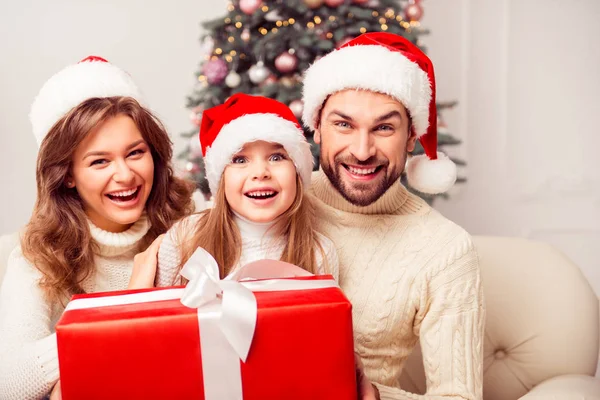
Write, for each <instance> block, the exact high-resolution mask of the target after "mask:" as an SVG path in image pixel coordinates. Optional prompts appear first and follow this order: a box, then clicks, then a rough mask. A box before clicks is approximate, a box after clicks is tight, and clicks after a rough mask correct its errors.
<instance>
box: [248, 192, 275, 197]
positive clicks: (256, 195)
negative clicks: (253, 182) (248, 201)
mask: <svg viewBox="0 0 600 400" xmlns="http://www.w3.org/2000/svg"><path fill="white" fill-rule="evenodd" d="M246 194H247V195H248V196H250V197H266V196H273V195H274V194H275V192H274V191H272V190H271V191H260V192H248V193H246Z"/></svg>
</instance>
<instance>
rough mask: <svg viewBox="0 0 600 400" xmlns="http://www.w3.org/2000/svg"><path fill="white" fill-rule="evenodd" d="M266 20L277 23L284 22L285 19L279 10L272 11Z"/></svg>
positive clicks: (267, 14)
mask: <svg viewBox="0 0 600 400" xmlns="http://www.w3.org/2000/svg"><path fill="white" fill-rule="evenodd" d="M265 19H266V20H267V21H270V22H275V21H281V20H283V17H282V16H281V15H279V13H278V12H277V10H272V11H269V12H268V13H266V14H265Z"/></svg>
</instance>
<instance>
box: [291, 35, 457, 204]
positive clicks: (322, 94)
mask: <svg viewBox="0 0 600 400" xmlns="http://www.w3.org/2000/svg"><path fill="white" fill-rule="evenodd" d="M303 82H304V89H303V100H304V111H303V115H302V119H303V121H304V124H305V125H306V126H307V127H309V128H310V129H312V130H315V128H316V126H317V122H318V121H317V118H318V117H319V114H320V111H321V107H322V106H323V103H324V102H325V100H326V99H327V97H328V96H330V95H332V94H334V93H337V92H339V91H342V90H346V89H363V90H370V91H373V92H378V93H383V94H387V95H389V96H391V97H393V98H395V99H396V100H398V101H399V102H400V103H402V104H403V105H404V106H405V107H406V108H407V110H408V112H409V114H410V116H411V118H412V123H413V129H414V132H415V133H416V135H417V137H418V138H419V141H420V142H421V145H422V146H423V149H424V150H425V154H423V155H419V156H413V157H411V158H410V159H409V161H408V163H407V165H406V174H407V178H408V183H409V184H410V186H411V187H413V188H414V189H416V190H418V191H420V192H422V193H429V194H436V193H443V192H445V191H447V190H448V189H450V188H451V187H452V185H454V182H455V181H456V165H454V163H453V162H452V161H451V160H450V159H449V158H448V157H447V156H446V155H444V154H443V153H440V152H438V151H437V111H436V104H435V76H434V73H433V64H432V63H431V60H430V59H429V58H428V57H427V56H426V55H425V53H423V52H422V51H421V50H420V49H419V48H418V47H417V46H415V45H414V44H412V43H411V42H410V41H408V40H407V39H405V38H403V37H402V36H398V35H395V34H392V33H386V32H372V33H365V34H363V35H360V36H358V37H357V38H355V39H353V40H351V41H349V42H347V43H346V44H344V45H342V46H341V47H339V48H338V49H336V50H334V51H332V52H331V53H329V54H327V55H326V56H324V57H323V58H321V59H319V60H318V61H316V62H315V63H314V64H313V65H311V66H310V68H309V69H308V70H307V71H306V73H305V76H304V81H303Z"/></svg>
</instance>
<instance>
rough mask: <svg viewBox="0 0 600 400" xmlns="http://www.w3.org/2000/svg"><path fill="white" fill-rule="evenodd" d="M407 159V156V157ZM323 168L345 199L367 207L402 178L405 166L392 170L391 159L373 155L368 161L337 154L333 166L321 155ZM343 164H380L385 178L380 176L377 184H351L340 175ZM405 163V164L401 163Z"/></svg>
mask: <svg viewBox="0 0 600 400" xmlns="http://www.w3.org/2000/svg"><path fill="white" fill-rule="evenodd" d="M405 160H406V157H405ZM320 164H321V169H323V172H324V173H325V175H326V176H327V178H329V181H330V182H331V184H332V185H333V187H334V188H335V189H336V190H337V191H338V193H339V194H341V195H342V197H343V198H344V199H346V200H347V201H348V202H350V203H351V204H353V205H355V206H359V207H366V206H368V205H370V204H372V203H374V202H375V201H377V200H378V199H379V198H380V197H381V196H383V195H384V194H385V192H387V190H388V189H389V188H390V187H391V186H392V185H393V184H394V183H396V182H397V181H398V179H400V175H401V174H402V171H403V168H398V170H397V171H390V170H389V169H388V168H389V161H388V160H379V159H378V158H377V157H371V158H369V159H368V160H366V161H359V160H358V159H356V158H355V157H353V156H342V155H339V156H336V157H335V159H334V164H333V167H332V166H331V165H329V163H328V162H327V161H326V160H325V159H324V158H323V155H321V157H320ZM342 164H345V165H356V166H361V165H380V167H379V168H381V169H382V170H383V171H382V172H380V173H383V179H381V178H378V179H379V181H378V182H377V184H373V183H367V182H364V183H363V182H354V183H353V184H352V185H349V184H348V182H347V181H345V180H343V179H342V177H341V176H340V172H341V171H340V169H341V168H345V167H344V166H343V165H342ZM401 165H403V164H401Z"/></svg>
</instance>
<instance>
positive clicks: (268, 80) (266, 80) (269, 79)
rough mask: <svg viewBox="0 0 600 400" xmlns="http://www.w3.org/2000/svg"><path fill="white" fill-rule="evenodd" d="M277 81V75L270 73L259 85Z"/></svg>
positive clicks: (271, 83)
mask: <svg viewBox="0 0 600 400" xmlns="http://www.w3.org/2000/svg"><path fill="white" fill-rule="evenodd" d="M276 83H277V76H275V75H273V74H270V75H269V76H268V77H267V79H265V80H264V81H262V83H261V84H260V85H261V86H267V85H274V84H276Z"/></svg>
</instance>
